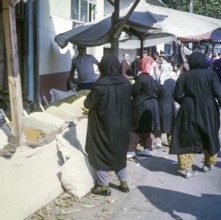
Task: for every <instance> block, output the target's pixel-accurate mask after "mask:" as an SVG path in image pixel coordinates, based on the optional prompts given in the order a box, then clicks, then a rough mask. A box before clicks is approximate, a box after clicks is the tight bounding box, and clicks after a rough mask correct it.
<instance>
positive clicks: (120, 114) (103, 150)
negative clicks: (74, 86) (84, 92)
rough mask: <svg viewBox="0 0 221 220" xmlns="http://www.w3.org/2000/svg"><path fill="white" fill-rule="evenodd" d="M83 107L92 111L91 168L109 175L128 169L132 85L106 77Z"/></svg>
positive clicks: (88, 139) (89, 132) (121, 78)
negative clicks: (112, 172) (108, 172)
mask: <svg viewBox="0 0 221 220" xmlns="http://www.w3.org/2000/svg"><path fill="white" fill-rule="evenodd" d="M101 64H102V63H101ZM84 105H85V107H86V108H88V109H89V115H88V130H87V137H86V152H87V153H88V157H89V161H90V164H91V165H92V166H93V167H94V168H95V169H97V170H106V171H110V170H120V169H122V168H124V167H126V159H127V156H126V155H127V149H128V144H129V133H130V131H131V118H132V115H131V110H132V106H131V83H130V81H129V80H128V79H127V78H126V77H125V76H123V75H121V74H109V75H103V76H102V77H100V78H99V79H98V80H97V82H95V84H94V87H93V88H92V90H91V92H90V93H89V94H88V96H87V97H86V100H85V102H84Z"/></svg>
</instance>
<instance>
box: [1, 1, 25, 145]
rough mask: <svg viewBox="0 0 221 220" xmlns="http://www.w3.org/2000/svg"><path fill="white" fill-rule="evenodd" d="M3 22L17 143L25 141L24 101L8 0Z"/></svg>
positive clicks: (14, 24)
mask: <svg viewBox="0 0 221 220" xmlns="http://www.w3.org/2000/svg"><path fill="white" fill-rule="evenodd" d="M2 6H3V7H2V8H3V24H4V35H5V47H6V56H7V67H8V83H9V94H10V105H11V118H12V131H13V137H14V141H15V144H16V145H17V146H21V145H22V144H23V142H24V121H23V115H22V113H23V102H22V92H21V81H20V73H19V62H18V46H17V34H16V20H15V9H14V7H11V6H10V4H9V1H8V0H3V5H2Z"/></svg>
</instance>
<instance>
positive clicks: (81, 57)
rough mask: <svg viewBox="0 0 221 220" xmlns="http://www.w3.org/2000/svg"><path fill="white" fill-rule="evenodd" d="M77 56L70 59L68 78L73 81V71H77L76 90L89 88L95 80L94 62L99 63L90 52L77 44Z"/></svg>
mask: <svg viewBox="0 0 221 220" xmlns="http://www.w3.org/2000/svg"><path fill="white" fill-rule="evenodd" d="M78 52H79V54H78V56H77V57H76V58H74V59H73V60H72V65H71V71H70V80H71V81H72V82H73V83H74V82H75V79H74V73H75V70H77V73H78V79H77V84H78V90H83V89H89V90H90V89H91V88H92V86H93V84H94V82H95V81H96V80H97V74H96V73H95V71H94V64H96V65H99V62H98V60H97V59H96V58H95V57H94V56H93V55H90V54H87V50H86V47H83V46H78Z"/></svg>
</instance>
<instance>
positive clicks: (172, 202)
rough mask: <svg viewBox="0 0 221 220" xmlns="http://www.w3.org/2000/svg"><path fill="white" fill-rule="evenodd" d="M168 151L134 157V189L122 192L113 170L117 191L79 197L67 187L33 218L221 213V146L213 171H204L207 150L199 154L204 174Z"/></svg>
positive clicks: (93, 219) (207, 217) (204, 217)
mask: <svg viewBox="0 0 221 220" xmlns="http://www.w3.org/2000/svg"><path fill="white" fill-rule="evenodd" d="M167 151H168V149H167V148H163V149H158V150H154V151H153V154H154V156H153V157H149V158H145V159H144V158H140V159H135V160H133V159H128V179H129V186H130V193H128V194H124V193H122V192H120V191H119V190H118V189H117V185H118V180H117V179H116V177H115V175H114V174H111V181H110V186H111V191H112V195H111V196H109V197H102V196H95V195H92V194H88V195H87V196H85V197H83V198H81V199H77V198H73V197H70V196H69V195H68V194H66V193H64V194H63V195H61V196H60V197H59V198H58V199H57V200H56V201H54V202H53V203H50V204H49V205H48V206H46V207H44V208H43V209H42V210H40V211H39V212H37V213H36V214H35V215H34V216H32V218H31V219H32V220H35V219H50V220H52V219H53V220H62V219H64V220H99V219H101V220H103V219H116V220H124V219H125V220H126V219H127V220H129V219H131V220H134V219H150V220H152V219H158V220H161V219H162V220H170V219H183V220H211V219H216V220H218V219H221V210H220V204H221V187H220V186H221V178H220V173H221V152H220V153H219V157H218V163H217V165H216V167H214V169H213V170H212V171H210V172H208V173H203V172H202V171H201V167H202V164H203V155H202V154H197V155H196V158H195V162H194V169H195V170H198V176H197V177H194V178H191V179H186V178H184V177H183V174H182V173H181V172H179V171H177V162H176V156H175V155H168V153H167Z"/></svg>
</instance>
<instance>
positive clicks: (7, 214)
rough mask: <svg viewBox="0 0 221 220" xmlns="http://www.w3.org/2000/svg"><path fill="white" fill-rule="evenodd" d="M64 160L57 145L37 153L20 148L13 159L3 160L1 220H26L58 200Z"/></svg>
mask: <svg viewBox="0 0 221 220" xmlns="http://www.w3.org/2000/svg"><path fill="white" fill-rule="evenodd" d="M61 159H62V158H59V157H58V150H57V145H56V141H53V142H51V143H50V144H47V145H44V146H42V147H40V148H39V147H37V148H34V149H33V148H29V147H26V146H24V147H23V146H21V147H18V148H17V151H16V153H15V154H14V156H13V157H12V158H11V159H5V158H3V157H1V158H0V219H2V220H23V219H25V218H27V217H28V216H30V215H32V214H33V213H34V212H35V211H37V210H39V209H40V208H42V207H43V206H44V205H46V204H47V203H49V202H51V201H52V200H54V199H55V198H56V197H58V196H59V195H60V194H61V193H62V192H63V188H62V185H61V182H60V180H59V173H60V171H61V165H62V160H61Z"/></svg>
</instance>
